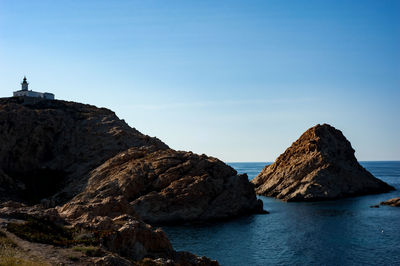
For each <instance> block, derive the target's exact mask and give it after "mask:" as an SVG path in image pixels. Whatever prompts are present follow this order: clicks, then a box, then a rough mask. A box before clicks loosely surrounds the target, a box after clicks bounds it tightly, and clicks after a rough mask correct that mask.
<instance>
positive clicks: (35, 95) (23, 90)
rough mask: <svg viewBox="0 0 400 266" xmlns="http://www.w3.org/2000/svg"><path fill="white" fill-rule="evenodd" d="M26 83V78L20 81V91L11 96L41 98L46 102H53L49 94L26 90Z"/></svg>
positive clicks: (51, 95)
mask: <svg viewBox="0 0 400 266" xmlns="http://www.w3.org/2000/svg"><path fill="white" fill-rule="evenodd" d="M28 85H29V83H28V81H27V80H26V77H24V79H23V80H22V83H21V90H19V91H14V93H13V96H14V97H32V98H42V99H47V100H54V94H53V93H49V92H37V91H32V90H28Z"/></svg>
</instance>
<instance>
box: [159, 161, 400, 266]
mask: <svg viewBox="0 0 400 266" xmlns="http://www.w3.org/2000/svg"><path fill="white" fill-rule="evenodd" d="M361 164H362V165H363V166H364V167H365V168H366V169H368V170H369V171H370V172H371V173H372V174H374V175H375V176H376V177H378V178H380V179H382V180H383V181H385V182H387V183H389V184H390V185H392V186H394V187H395V188H396V189H397V191H394V192H391V193H384V194H378V195H370V196H362V197H355V198H347V199H342V200H335V201H326V202H315V203H286V202H282V201H279V200H276V199H274V198H268V197H263V196H260V197H259V198H260V199H261V200H262V201H263V202H264V209H265V210H268V211H269V212H270V214H266V215H253V216H248V217H243V218H239V219H235V220H232V221H229V222H224V223H210V224H206V225H183V226H168V227H163V229H164V230H165V232H166V233H167V235H168V237H169V239H170V240H171V242H172V244H173V246H174V248H175V249H176V250H179V251H183V250H185V251H190V252H193V253H195V254H197V255H202V256H207V257H209V258H212V259H216V260H218V261H219V263H220V264H221V265H400V208H395V207H389V206H381V207H380V208H370V206H371V205H376V204H379V203H380V202H381V201H385V200H388V199H390V198H394V197H400V162H361ZM229 165H231V166H232V167H233V168H235V169H236V170H237V171H238V172H239V173H247V174H248V176H249V179H253V178H254V177H255V176H256V175H257V174H258V173H259V172H260V171H261V170H262V168H263V167H264V166H265V163H229Z"/></svg>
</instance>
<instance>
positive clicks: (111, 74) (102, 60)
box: [0, 0, 400, 162]
mask: <svg viewBox="0 0 400 266" xmlns="http://www.w3.org/2000/svg"><path fill="white" fill-rule="evenodd" d="M24 75H26V76H27V78H28V81H29V82H30V89H32V90H36V91H47V92H52V93H54V94H55V95H56V98H57V99H63V100H68V101H76V102H83V103H87V104H92V105H96V106H99V107H106V108H109V109H112V110H113V111H115V113H116V114H117V115H118V117H119V118H121V119H124V120H125V121H126V122H127V123H128V124H129V125H130V126H132V127H135V128H136V129H138V130H139V131H141V132H142V133H144V134H147V135H150V136H156V137H158V138H160V139H161V140H162V141H164V142H165V143H167V144H168V145H169V146H170V147H171V148H173V149H177V150H186V151H189V150H190V151H193V152H196V153H199V154H203V153H204V154H207V155H210V156H214V157H217V158H219V159H221V160H223V161H226V162H247V161H257V162H263V161H268V162H272V161H274V160H275V159H276V158H277V157H278V156H279V154H281V153H283V152H284V151H285V149H286V148H287V147H289V146H290V145H291V144H292V142H294V141H295V140H296V139H297V138H298V137H299V136H300V135H301V134H302V133H303V132H304V131H305V130H307V129H308V128H310V127H312V126H314V125H316V124H318V123H328V124H331V125H332V126H334V127H336V128H337V129H340V130H341V131H342V132H343V134H344V135H345V136H346V137H347V138H348V139H349V141H350V142H351V143H352V146H353V148H354V149H355V150H356V157H357V158H358V159H359V160H361V161H366V160H400V141H399V137H400V134H399V133H400V119H399V115H400V1H398V0H392V1H390V0H379V1H378V0H373V1H369V0H362V1H361V0H360V1H349V0H345V1H341V0H335V1H329V0H324V1H322V0H320V1H313V0H307V1H305V0H298V1H294V0H286V1H281V0H265V1H264V0H263V1H245V0H243V1H223V0H221V1H215V0H213V1H191V0H186V1H173V0H171V1H163V0H160V1H150V0H149V1H104V0H96V1H90V0H86V1H81V0H79V1H77V0H68V1H61V0H60V1H53V0H48V1H42V0H36V1H31V0H29V1H20V0H0V97H8V96H11V95H12V91H15V90H18V89H19V88H20V82H21V81H22V78H23V76H24Z"/></svg>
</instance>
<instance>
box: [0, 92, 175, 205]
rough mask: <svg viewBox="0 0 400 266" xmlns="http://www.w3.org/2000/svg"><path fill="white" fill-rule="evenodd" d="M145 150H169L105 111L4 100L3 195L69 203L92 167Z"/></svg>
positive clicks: (0, 115) (0, 121)
mask: <svg viewBox="0 0 400 266" xmlns="http://www.w3.org/2000/svg"><path fill="white" fill-rule="evenodd" d="M143 146H154V147H156V148H157V149H167V148H168V146H167V145H165V144H164V143H162V142H161V141H160V140H158V139H156V138H151V137H149V136H146V135H143V134H142V133H140V132H139V131H137V130H136V129H134V128H131V127H129V126H128V125H127V124H126V123H125V122H124V121H123V120H120V119H119V118H118V117H117V116H116V115H115V114H114V112H112V111H110V110H108V109H105V108H97V107H95V106H91V105H84V104H79V103H73V102H65V101H41V102H38V103H36V104H31V105H29V104H23V99H21V98H6V99H4V98H3V99H0V162H1V165H0V167H1V170H0V182H1V186H0V194H1V195H0V197H2V198H3V199H4V198H6V199H7V198H8V199H10V198H11V199H19V198H22V199H24V200H26V201H28V202H29V201H37V200H39V199H40V198H45V197H49V196H52V195H53V194H55V193H57V192H58V194H59V195H60V196H59V197H58V199H59V201H65V200H68V199H70V198H71V197H73V196H74V195H76V194H77V193H79V192H80V191H81V190H82V189H83V188H84V186H85V183H86V182H87V178H88V175H87V174H88V173H89V172H90V171H91V170H92V169H94V168H95V167H97V166H99V165H100V164H102V163H103V162H104V161H106V160H108V159H109V158H110V157H112V156H115V155H116V154H118V153H119V152H121V151H123V150H126V149H128V148H130V147H143ZM32 180H34V182H32ZM43 186H44V187H46V190H45V191H43V190H42V188H43ZM1 192H3V193H1Z"/></svg>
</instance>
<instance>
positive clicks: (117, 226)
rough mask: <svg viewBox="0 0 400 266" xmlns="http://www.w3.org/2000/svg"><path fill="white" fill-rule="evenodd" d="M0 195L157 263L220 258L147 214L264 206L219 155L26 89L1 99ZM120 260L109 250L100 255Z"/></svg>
mask: <svg viewBox="0 0 400 266" xmlns="http://www.w3.org/2000/svg"><path fill="white" fill-rule="evenodd" d="M9 200H13V201H9ZM1 202H3V205H1V204H0V217H12V218H18V217H26V215H29V216H34V217H36V216H43V215H44V216H46V219H50V220H52V221H56V222H58V223H60V222H61V223H67V224H69V225H72V226H74V227H75V228H81V229H82V230H92V231H93V230H94V231H98V230H103V231H107V232H109V234H107V236H105V237H104V238H103V239H102V244H103V246H104V247H105V248H106V249H107V250H108V252H109V251H111V252H114V253H117V254H119V255H120V256H123V257H127V258H129V259H131V260H134V261H138V260H141V259H143V258H148V259H150V260H154V261H152V263H156V264H157V265H158V264H162V265H175V264H180V265H215V264H216V262H213V261H210V260H209V259H207V258H200V257H197V256H195V255H192V254H190V253H185V252H183V253H182V252H178V253H177V252H175V251H174V250H173V249H172V247H171V244H170V242H169V240H168V239H167V237H166V236H165V234H164V233H163V232H162V231H161V230H159V229H153V228H152V227H151V226H149V225H147V224H145V223H144V222H143V221H142V220H144V221H146V222H149V223H171V222H175V223H176V222H187V221H189V222H197V221H210V220H216V219H226V218H232V217H235V216H239V215H243V214H250V213H260V212H263V210H262V202H261V201H260V200H257V198H256V196H255V192H254V189H253V185H252V184H251V183H250V182H249V181H248V179H247V176H246V175H237V173H236V171H235V170H233V169H232V168H231V167H229V166H227V165H226V164H224V163H223V162H221V161H219V160H218V159H215V158H211V157H207V156H205V155H201V156H199V155H196V154H193V153H191V152H183V151H175V150H172V149H170V148H169V147H168V146H167V145H166V144H164V143H163V142H161V141H160V140H158V139H156V138H151V137H149V136H146V135H143V134H141V133H140V132H138V131H137V130H136V129H134V128H131V127H129V126H128V125H127V124H126V123H125V122H124V121H123V120H120V119H118V117H117V116H116V115H115V114H114V113H113V112H112V111H110V110H107V109H104V108H96V107H94V106H90V105H84V104H78V103H72V102H65V101H48V100H43V101H38V102H37V101H36V102H32V101H31V102H29V101H25V100H24V98H7V99H4V98H3V99H0V203H1ZM22 203H23V204H22ZM34 204H38V205H34ZM118 260H119V259H118V258H117V257H113V255H112V256H111V255H110V256H108V257H106V258H103V259H102V260H101V261H100V262H99V264H102V263H103V264H107V263H108V262H107V261H109V262H110V261H118ZM110 263H111V262H110ZM116 264H118V263H116Z"/></svg>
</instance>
